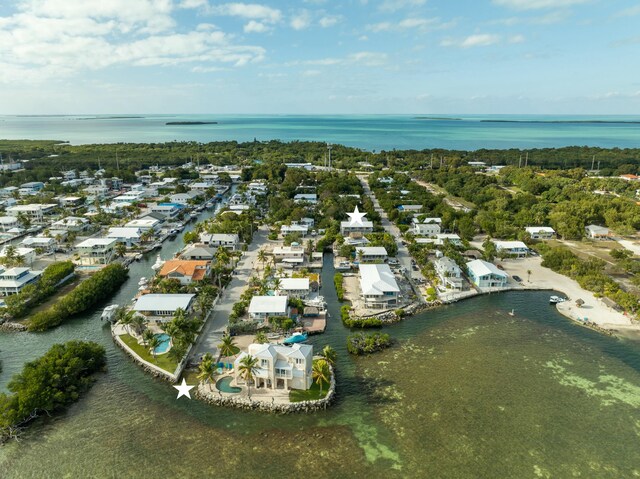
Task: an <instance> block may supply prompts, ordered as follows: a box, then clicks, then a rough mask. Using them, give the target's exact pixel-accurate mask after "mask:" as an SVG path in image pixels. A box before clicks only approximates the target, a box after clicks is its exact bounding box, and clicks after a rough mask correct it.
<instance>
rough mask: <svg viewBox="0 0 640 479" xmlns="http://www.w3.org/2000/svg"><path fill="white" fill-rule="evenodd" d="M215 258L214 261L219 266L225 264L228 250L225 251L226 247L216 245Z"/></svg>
mask: <svg viewBox="0 0 640 479" xmlns="http://www.w3.org/2000/svg"><path fill="white" fill-rule="evenodd" d="M215 258H216V262H217V263H218V264H219V265H220V266H226V265H228V264H229V252H228V251H227V249H226V248H223V247H222V246H218V249H217V250H216V253H215Z"/></svg>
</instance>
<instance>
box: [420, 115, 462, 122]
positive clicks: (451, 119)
mask: <svg viewBox="0 0 640 479" xmlns="http://www.w3.org/2000/svg"><path fill="white" fill-rule="evenodd" d="M413 119H414V120H445V121H462V118H450V117H445V116H416V117H414V118H413Z"/></svg>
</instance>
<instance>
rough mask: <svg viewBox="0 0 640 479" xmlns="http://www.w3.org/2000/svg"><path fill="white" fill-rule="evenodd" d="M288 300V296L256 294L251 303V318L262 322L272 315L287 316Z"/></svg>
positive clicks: (249, 310)
mask: <svg viewBox="0 0 640 479" xmlns="http://www.w3.org/2000/svg"><path fill="white" fill-rule="evenodd" d="M288 302H289V298H287V296H254V297H253V298H251V303H249V309H248V312H249V318H250V319H252V320H254V321H259V322H261V323H262V322H264V321H265V320H268V319H269V318H270V317H271V316H287V315H288V314H289V306H288Z"/></svg>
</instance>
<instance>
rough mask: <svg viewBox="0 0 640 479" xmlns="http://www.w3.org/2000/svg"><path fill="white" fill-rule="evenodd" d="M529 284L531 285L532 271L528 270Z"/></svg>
mask: <svg viewBox="0 0 640 479" xmlns="http://www.w3.org/2000/svg"><path fill="white" fill-rule="evenodd" d="M527 282H529V283H530V282H531V270H530V269H528V270H527Z"/></svg>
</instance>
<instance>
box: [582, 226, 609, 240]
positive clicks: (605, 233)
mask: <svg viewBox="0 0 640 479" xmlns="http://www.w3.org/2000/svg"><path fill="white" fill-rule="evenodd" d="M584 230H585V232H586V234H587V237H588V238H589V239H593V240H610V239H612V238H613V234H612V233H611V231H609V228H605V227H604V226H598V225H589V226H587V227H585V229H584Z"/></svg>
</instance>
